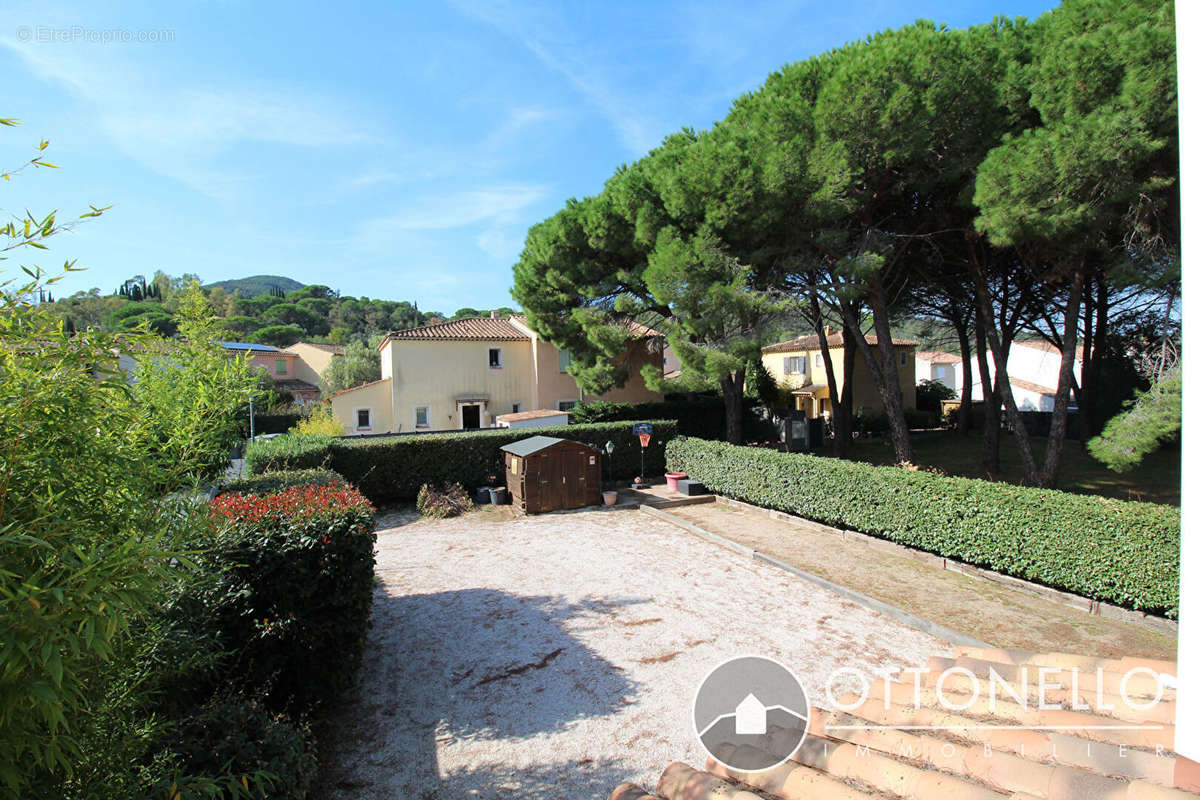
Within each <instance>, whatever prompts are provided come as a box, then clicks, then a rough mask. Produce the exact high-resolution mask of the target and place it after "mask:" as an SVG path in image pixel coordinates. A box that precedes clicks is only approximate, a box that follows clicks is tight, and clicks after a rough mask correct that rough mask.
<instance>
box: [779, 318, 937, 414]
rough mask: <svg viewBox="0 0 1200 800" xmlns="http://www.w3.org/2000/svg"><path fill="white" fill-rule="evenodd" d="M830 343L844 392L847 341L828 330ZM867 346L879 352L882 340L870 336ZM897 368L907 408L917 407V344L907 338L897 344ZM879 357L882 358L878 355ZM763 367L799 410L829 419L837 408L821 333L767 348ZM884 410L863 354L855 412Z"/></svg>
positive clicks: (857, 371) (856, 369) (835, 371)
mask: <svg viewBox="0 0 1200 800" xmlns="http://www.w3.org/2000/svg"><path fill="white" fill-rule="evenodd" d="M826 337H827V338H828V341H829V357H830V358H831V359H833V375H834V377H835V378H836V379H837V385H838V391H839V392H841V391H842V386H843V379H842V361H843V352H844V347H843V338H842V333H841V332H840V331H834V330H833V329H830V328H827V329H826ZM866 338H867V343H868V344H869V345H870V346H871V349H872V350H873V351H874V350H877V348H878V345H877V342H878V340H877V339H876V338H875V337H874V336H868V337H866ZM892 344H893V345H894V347H895V350H896V360H897V362H898V363H897V367H898V369H899V371H900V392H901V396H902V400H903V403H904V407H905V408H913V407H914V406H915V405H916V401H917V380H916V372H915V370H916V358H915V356H916V348H917V343H916V342H910V341H907V340H903V339H898V340H896V341H893V342H892ZM877 357H878V356H877ZM762 360H763V366H764V367H765V368H766V369H767V371H768V372H770V373H771V377H773V378H774V379H775V382H776V383H777V384H779V386H780V387H782V388H785V389H788V390H789V391H790V392H791V394H792V397H793V398H795V409H796V410H797V411H803V412H805V414H806V415H807V416H808V417H810V418H813V417H819V416H827V415H828V414H830V413H832V411H833V405H832V403H831V402H830V400H829V376H828V372H827V371H826V364H825V361H824V359H823V358H822V356H821V344H820V341H819V339H818V338H817V334H815V333H814V334H811V335H809V336H801V337H800V338H799V339H792V340H790V341H787V342H780V343H778V344H772V345H767V346H766V347H764V348H763V349H762ZM860 408H862V409H867V410H870V411H878V412H882V411H883V401H882V400H881V399H880V397H879V392H878V391H877V390H876V389H875V381H874V380H872V378H871V373H870V371H869V370H868V369H867V362H866V360H865V359H864V357H863V353H862V352H861V351H859V352H857V353H856V355H855V361H854V409H855V410H856V411H857V410H858V409H860Z"/></svg>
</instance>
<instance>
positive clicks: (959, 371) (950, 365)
mask: <svg viewBox="0 0 1200 800" xmlns="http://www.w3.org/2000/svg"><path fill="white" fill-rule="evenodd" d="M916 367H917V369H916V377H917V383H918V384H920V383H921V381H936V382H937V383H940V384H942V385H943V386H945V387H946V388H947V389H951V390H953V391H954V393H955V395H957V396H958V397H962V390H963V365H962V358H960V357H959V356H956V355H955V354H954V353H946V352H943V351H941V350H918V351H917V355H916Z"/></svg>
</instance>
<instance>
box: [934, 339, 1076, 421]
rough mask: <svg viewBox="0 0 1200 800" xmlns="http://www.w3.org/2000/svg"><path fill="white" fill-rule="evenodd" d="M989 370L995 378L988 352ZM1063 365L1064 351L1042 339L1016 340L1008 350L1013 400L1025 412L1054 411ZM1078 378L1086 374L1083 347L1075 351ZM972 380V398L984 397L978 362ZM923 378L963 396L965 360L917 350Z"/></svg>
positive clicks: (993, 362) (952, 355)
mask: <svg viewBox="0 0 1200 800" xmlns="http://www.w3.org/2000/svg"><path fill="white" fill-rule="evenodd" d="M987 363H988V371H989V372H990V373H991V374H992V376H993V377H994V376H995V374H996V362H995V360H994V359H993V358H992V354H991V353H990V352H989V353H988V356H987ZM1061 365H1062V353H1061V352H1060V351H1059V349H1058V348H1057V347H1055V346H1054V345H1052V344H1050V343H1049V342H1047V341H1045V340H1041V339H1036V340H1035V339H1030V340H1024V341H1017V342H1013V343H1012V346H1011V347H1010V348H1009V351H1008V382H1009V384H1010V385H1011V386H1012V390H1013V400H1015V401H1016V403H1017V407H1018V408H1020V409H1022V410H1024V411H1053V410H1054V394H1055V392H1056V391H1057V387H1058V370H1059V367H1060V366H1061ZM1074 366H1075V379H1076V380H1077V381H1078V380H1080V379H1081V377H1082V375H1083V348H1082V347H1078V348H1076V350H1075V365H1074ZM971 373H972V380H973V383H972V385H971V398H972V400H973V401H975V402H980V401H982V400H983V384H982V382H981V381H980V377H979V365H978V364H975V363H973V364H972V365H971ZM923 378H928V379H929V380H936V381H940V382H942V383H943V384H945V385H946V386H948V387H950V388H951V389H953V390H954V391H955V392H956V393H957V395H958V397H959V399H962V390H963V368H962V359H961V358H960V357H959V356H957V355H954V354H953V353H942V352H936V351H923V352H920V353H917V380H918V381H920V380H921V379H923Z"/></svg>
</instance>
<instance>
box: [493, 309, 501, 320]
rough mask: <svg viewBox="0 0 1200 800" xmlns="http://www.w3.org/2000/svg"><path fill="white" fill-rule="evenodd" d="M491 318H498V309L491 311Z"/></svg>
mask: <svg viewBox="0 0 1200 800" xmlns="http://www.w3.org/2000/svg"><path fill="white" fill-rule="evenodd" d="M492 319H500V312H499V311H493V312H492Z"/></svg>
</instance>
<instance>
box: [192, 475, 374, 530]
mask: <svg viewBox="0 0 1200 800" xmlns="http://www.w3.org/2000/svg"><path fill="white" fill-rule="evenodd" d="M209 507H210V508H212V511H213V514H214V515H215V516H217V517H224V518H225V519H227V520H230V521H232V522H237V523H243V524H244V523H261V522H263V521H264V520H266V521H268V522H286V521H288V520H290V519H294V518H297V517H312V516H316V515H318V514H328V513H331V512H339V511H340V512H348V511H352V510H360V511H364V512H366V513H367V514H373V513H374V512H375V507H374V506H373V505H371V502H370V501H369V500H367V498H365V497H363V496H362V495H361V494H360V493H359V491H358V490H357V489H354V488H351V487H348V486H333V485H329V486H293V487H291V488H289V489H284V490H283V491H281V492H277V493H275V494H268V495H257V494H237V493H233V494H223V495H220V496H219V497H217V498H216V499H215V500H213V501H212V502H211V503H210V504H209Z"/></svg>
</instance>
